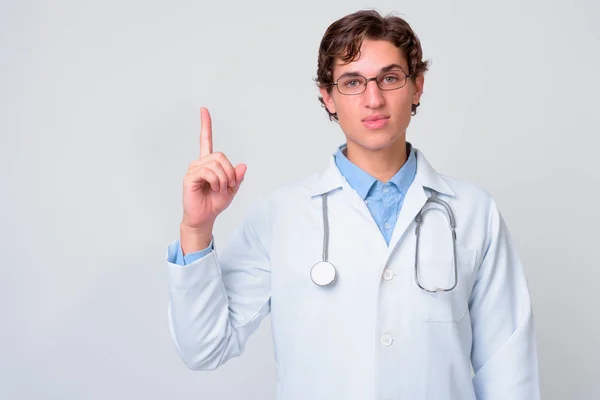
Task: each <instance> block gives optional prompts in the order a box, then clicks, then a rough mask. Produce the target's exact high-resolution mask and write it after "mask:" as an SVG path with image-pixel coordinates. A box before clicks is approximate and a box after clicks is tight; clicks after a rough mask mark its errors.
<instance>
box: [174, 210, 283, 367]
mask: <svg viewBox="0 0 600 400" xmlns="http://www.w3.org/2000/svg"><path fill="white" fill-rule="evenodd" d="M268 226H269V225H268V221H267V215H266V209H265V207H264V205H263V201H262V199H261V201H259V203H258V204H257V205H256V206H255V207H254V209H253V210H252V211H251V213H250V214H249V215H248V217H247V218H246V219H245V220H244V221H243V222H242V223H241V224H240V225H238V226H237V227H236V228H235V229H234V231H233V233H232V235H231V237H230V240H229V243H228V245H227V246H225V247H224V248H223V251H222V252H221V254H220V256H218V255H217V253H218V250H219V249H218V246H216V245H215V246H214V249H213V250H212V251H210V252H209V253H208V254H206V255H205V256H204V257H202V258H200V259H198V260H196V261H194V262H193V263H191V264H188V265H186V266H181V265H177V264H175V263H173V262H171V261H170V260H174V258H175V253H176V251H177V248H176V245H177V241H174V242H172V243H171V244H170V245H169V249H168V254H167V264H168V281H169V296H170V299H169V308H168V321H169V327H170V331H171V337H172V339H173V342H174V344H175V348H176V350H177V352H178V354H179V356H180V357H181V359H182V360H183V362H184V363H185V364H186V365H187V366H188V368H190V369H193V370H214V369H216V368H217V367H218V366H220V365H221V364H223V363H225V362H226V361H227V360H229V359H230V358H232V357H237V356H239V355H241V354H242V352H243V350H244V347H245V344H246V341H247V340H248V338H249V336H250V335H251V334H252V333H253V332H254V331H255V330H256V329H257V328H258V326H259V324H260V322H261V320H262V319H263V318H264V317H265V316H266V315H267V314H268V313H269V312H270V298H271V286H270V266H269V255H268V252H267V242H268Z"/></svg>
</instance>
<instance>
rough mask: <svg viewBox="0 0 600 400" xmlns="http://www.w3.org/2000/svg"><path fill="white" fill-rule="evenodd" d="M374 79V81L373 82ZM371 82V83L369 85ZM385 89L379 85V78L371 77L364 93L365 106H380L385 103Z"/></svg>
mask: <svg viewBox="0 0 600 400" xmlns="http://www.w3.org/2000/svg"><path fill="white" fill-rule="evenodd" d="M371 81H373V83H371ZM369 83H371V84H370V85H369ZM382 92H383V91H382V90H381V89H379V86H377V80H376V79H375V78H371V79H369V80H368V81H367V87H366V89H365V92H364V93H363V99H364V103H365V106H367V107H370V108H378V107H381V106H382V105H384V104H385V97H383V93H382Z"/></svg>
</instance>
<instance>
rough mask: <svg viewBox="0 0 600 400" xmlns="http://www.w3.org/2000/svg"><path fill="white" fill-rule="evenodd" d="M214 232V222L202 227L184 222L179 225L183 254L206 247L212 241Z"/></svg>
mask: <svg viewBox="0 0 600 400" xmlns="http://www.w3.org/2000/svg"><path fill="white" fill-rule="evenodd" d="M212 232H213V224H212V223H211V224H207V225H205V226H201V227H190V226H188V225H186V224H185V223H183V222H182V223H181V224H180V225H179V234H180V243H181V250H182V251H183V254H184V255H186V254H190V253H195V252H197V251H201V250H204V249H206V248H207V247H208V246H209V245H210V242H211V241H212Z"/></svg>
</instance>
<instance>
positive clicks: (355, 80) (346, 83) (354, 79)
mask: <svg viewBox="0 0 600 400" xmlns="http://www.w3.org/2000/svg"><path fill="white" fill-rule="evenodd" d="M337 87H338V90H339V91H340V93H342V94H359V93H362V92H363V91H364V90H365V78H364V77H362V76H346V77H344V78H342V79H339V80H338V83H337Z"/></svg>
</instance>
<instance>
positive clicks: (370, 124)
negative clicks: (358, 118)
mask: <svg viewBox="0 0 600 400" xmlns="http://www.w3.org/2000/svg"><path fill="white" fill-rule="evenodd" d="M389 120H390V117H386V116H384V115H374V116H371V117H367V118H364V119H363V120H362V123H363V125H364V126H365V127H367V128H368V129H380V128H383V127H384V126H385V125H386V124H387V123H388V121H389Z"/></svg>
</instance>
